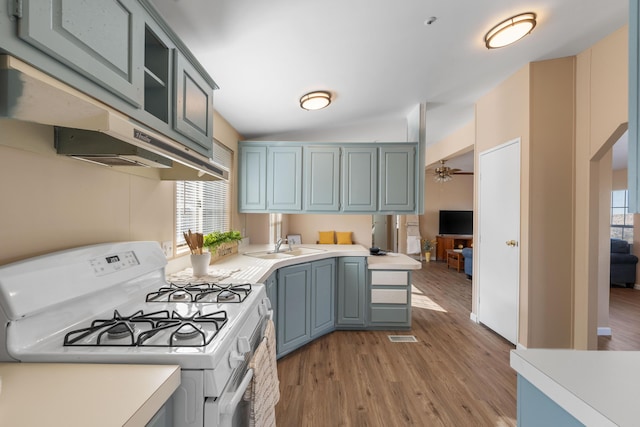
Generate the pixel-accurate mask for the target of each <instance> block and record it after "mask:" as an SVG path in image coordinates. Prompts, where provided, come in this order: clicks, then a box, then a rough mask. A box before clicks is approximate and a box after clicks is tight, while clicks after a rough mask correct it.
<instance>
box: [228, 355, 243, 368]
mask: <svg viewBox="0 0 640 427" xmlns="http://www.w3.org/2000/svg"><path fill="white" fill-rule="evenodd" d="M242 362H244V354H242V353H238V352H237V351H231V354H229V367H231V369H235V368H237V367H238V366H240V364H241V363H242Z"/></svg>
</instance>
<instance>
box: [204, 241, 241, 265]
mask: <svg viewBox="0 0 640 427" xmlns="http://www.w3.org/2000/svg"><path fill="white" fill-rule="evenodd" d="M210 252H211V262H209V264H213V263H215V262H216V261H219V260H221V259H222V258H224V257H228V256H231V255H235V254H237V253H238V242H227V243H222V244H221V245H219V246H216V247H215V248H211V249H210Z"/></svg>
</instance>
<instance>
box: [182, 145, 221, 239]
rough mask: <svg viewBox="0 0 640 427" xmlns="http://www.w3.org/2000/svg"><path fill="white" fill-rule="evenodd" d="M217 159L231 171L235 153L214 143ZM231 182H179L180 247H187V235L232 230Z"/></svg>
mask: <svg viewBox="0 0 640 427" xmlns="http://www.w3.org/2000/svg"><path fill="white" fill-rule="evenodd" d="M213 151H214V158H215V159H216V161H217V162H218V163H219V164H220V165H221V166H223V167H225V168H227V169H230V168H231V151H230V150H229V149H227V148H226V147H224V146H223V145H222V144H220V143H219V142H217V141H214V150H213ZM229 217H230V211H229V183H228V182H227V181H224V180H219V181H176V247H180V246H182V245H186V242H185V240H184V235H183V233H186V232H188V231H189V230H191V232H193V233H203V234H208V233H211V232H213V231H229V228H230V225H229Z"/></svg>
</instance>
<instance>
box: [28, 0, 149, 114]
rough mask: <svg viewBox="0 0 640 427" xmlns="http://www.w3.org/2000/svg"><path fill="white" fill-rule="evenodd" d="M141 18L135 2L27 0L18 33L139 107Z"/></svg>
mask: <svg viewBox="0 0 640 427" xmlns="http://www.w3.org/2000/svg"><path fill="white" fill-rule="evenodd" d="M143 16H144V15H143V13H142V9H141V7H140V5H139V4H138V2H137V1H134V0H104V1H99V2H98V1H94V2H88V1H68V0H67V1H64V0H62V1H25V2H23V15H22V20H21V22H20V25H18V36H19V37H20V38H22V39H23V40H25V41H26V42H28V43H29V44H31V45H33V46H35V47H36V48H38V49H40V50H42V51H44V52H45V53H46V54H47V55H49V56H52V57H54V58H56V59H57V60H58V61H60V62H62V63H64V64H65V65H67V66H68V67H70V68H72V69H74V70H75V71H77V72H78V73H80V74H82V75H83V76H85V77H87V78H89V79H91V80H92V81H93V82H95V83H97V84H99V85H100V86H102V87H104V88H105V89H107V90H109V91H111V92H112V93H114V94H116V95H117V96H119V97H120V98H122V99H124V100H125V101H127V102H129V103H130V104H132V105H134V106H136V107H141V106H142V105H143V102H144V73H143V71H142V70H143V67H144V51H143V49H144V19H143Z"/></svg>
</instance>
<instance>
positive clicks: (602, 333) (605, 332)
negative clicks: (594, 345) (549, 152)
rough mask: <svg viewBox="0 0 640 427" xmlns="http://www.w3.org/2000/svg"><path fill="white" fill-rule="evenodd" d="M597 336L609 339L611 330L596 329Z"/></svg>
mask: <svg viewBox="0 0 640 427" xmlns="http://www.w3.org/2000/svg"><path fill="white" fill-rule="evenodd" d="M636 286H637V285H636ZM598 336H599V337H610V336H611V328H598Z"/></svg>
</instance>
